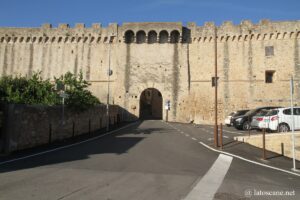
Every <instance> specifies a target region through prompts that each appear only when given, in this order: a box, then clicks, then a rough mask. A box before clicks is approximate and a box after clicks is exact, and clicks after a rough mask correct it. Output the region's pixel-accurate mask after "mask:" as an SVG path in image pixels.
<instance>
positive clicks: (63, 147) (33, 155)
mask: <svg viewBox="0 0 300 200" xmlns="http://www.w3.org/2000/svg"><path fill="white" fill-rule="evenodd" d="M136 123H138V122H135V123H132V124H128V125H126V126H124V127H121V128H119V129H116V130H113V131H110V132H108V133H105V134H102V135H99V136H96V137H93V138H90V139H87V140H83V141H81V142H77V143H74V144H69V145H66V146H62V147H58V148H55V149H51V150H48V151H42V152H40V153H36V154H32V155H28V156H24V157H21V158H16V159H12V160H7V161H4V162H0V165H3V164H6V163H11V162H14V161H18V160H24V159H26V158H31V157H35V156H39V155H43V154H46V153H50V152H53V151H58V150H61V149H66V148H69V147H73V146H77V145H79V144H83V143H86V142H90V141H93V140H96V139H98V138H101V137H104V136H106V135H110V134H112V133H115V132H117V131H119V130H122V129H125V128H127V127H130V126H133V125H135V124H136Z"/></svg>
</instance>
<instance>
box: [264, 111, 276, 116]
mask: <svg viewBox="0 0 300 200" xmlns="http://www.w3.org/2000/svg"><path fill="white" fill-rule="evenodd" d="M277 114H278V110H270V111H269V112H268V113H267V114H266V116H273V115H277Z"/></svg>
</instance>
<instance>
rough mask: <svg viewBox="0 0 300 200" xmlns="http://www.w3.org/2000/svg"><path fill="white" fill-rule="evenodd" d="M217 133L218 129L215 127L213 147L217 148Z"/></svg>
mask: <svg viewBox="0 0 300 200" xmlns="http://www.w3.org/2000/svg"><path fill="white" fill-rule="evenodd" d="M218 132H219V128H218V125H216V126H215V130H214V143H215V144H214V145H215V147H219V138H218Z"/></svg>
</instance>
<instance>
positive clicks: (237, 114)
mask: <svg viewBox="0 0 300 200" xmlns="http://www.w3.org/2000/svg"><path fill="white" fill-rule="evenodd" d="M246 112H248V110H240V111H237V113H236V114H235V115H234V117H236V116H240V115H244V114H245V113H246Z"/></svg>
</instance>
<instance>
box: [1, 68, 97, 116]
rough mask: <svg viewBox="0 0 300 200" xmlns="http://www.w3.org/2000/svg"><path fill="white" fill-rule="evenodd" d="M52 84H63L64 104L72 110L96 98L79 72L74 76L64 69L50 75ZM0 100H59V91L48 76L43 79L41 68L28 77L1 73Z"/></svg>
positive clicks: (95, 102)
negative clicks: (66, 96) (52, 75)
mask: <svg viewBox="0 0 300 200" xmlns="http://www.w3.org/2000/svg"><path fill="white" fill-rule="evenodd" d="M54 79H55V84H56V85H57V84H63V85H65V88H66V89H65V92H66V93H67V94H68V95H69V97H68V98H67V99H66V100H65V104H66V105H67V106H68V107H70V108H71V109H74V110H76V111H83V110H85V109H87V108H89V107H90V106H93V105H95V104H99V103H100V101H99V100H98V99H97V98H96V97H95V96H93V95H92V93H91V92H90V91H89V90H88V86H89V85H90V84H89V83H88V82H87V81H85V80H84V79H83V74H82V72H80V74H79V75H78V76H76V75H74V74H72V73H70V72H68V73H66V74H64V75H62V76H60V77H59V78H56V77H54ZM0 102H2V103H16V104H31V105H32V104H40V105H49V106H51V105H58V104H61V102H62V101H61V97H60V96H59V91H57V90H55V85H54V84H53V83H51V82H50V80H49V79H47V80H43V78H42V77H41V72H38V73H34V74H33V76H32V77H31V78H28V77H21V76H17V77H12V76H4V77H1V78H0Z"/></svg>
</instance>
